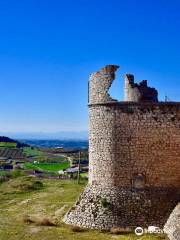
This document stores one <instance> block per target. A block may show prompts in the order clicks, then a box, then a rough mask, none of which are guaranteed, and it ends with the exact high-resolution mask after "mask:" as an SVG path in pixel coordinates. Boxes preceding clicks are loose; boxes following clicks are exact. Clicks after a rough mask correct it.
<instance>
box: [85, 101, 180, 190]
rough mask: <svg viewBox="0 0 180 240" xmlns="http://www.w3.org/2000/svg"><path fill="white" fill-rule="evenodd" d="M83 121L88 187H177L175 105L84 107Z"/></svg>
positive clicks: (179, 146)
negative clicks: (87, 121)
mask: <svg viewBox="0 0 180 240" xmlns="http://www.w3.org/2000/svg"><path fill="white" fill-rule="evenodd" d="M89 116H90V138H89V159H90V169H89V177H90V178H89V183H90V184H95V185H103V186H119V187H132V186H133V181H138V176H139V177H140V178H142V182H143V181H144V183H142V184H144V187H152V186H153V187H180V172H179V169H180V104H178V103H156V104H149V103H141V104H138V103H137V104H135V103H123V102H118V103H107V104H99V105H90V110H89ZM136 178H137V180H136ZM139 181H141V179H140V180H139Z"/></svg>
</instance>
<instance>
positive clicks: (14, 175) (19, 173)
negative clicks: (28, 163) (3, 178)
mask: <svg viewBox="0 0 180 240" xmlns="http://www.w3.org/2000/svg"><path fill="white" fill-rule="evenodd" d="M22 176H24V173H23V171H21V170H18V169H16V170H13V171H12V172H11V177H12V178H17V177H22Z"/></svg>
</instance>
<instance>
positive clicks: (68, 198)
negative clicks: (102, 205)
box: [0, 177, 166, 240]
mask: <svg viewBox="0 0 180 240" xmlns="http://www.w3.org/2000/svg"><path fill="white" fill-rule="evenodd" d="M39 181H40V182H41V184H40V182H39ZM42 184H43V186H42ZM85 184H86V183H83V184H80V185H78V184H77V181H73V180H49V179H48V180H38V179H36V178H28V177H19V178H17V179H12V180H10V181H9V182H6V183H2V184H1V185H0V239H1V240H7V239H8V240H20V239H22V240H29V239H31V240H138V239H139V240H157V239H159V240H163V239H166V238H165V237H164V236H159V235H156V236H155V235H144V236H141V237H137V236H135V235H134V234H128V235H117V234H111V233H103V232H100V231H92V230H84V231H82V232H74V230H73V229H72V228H71V227H69V226H66V225H65V224H64V223H63V222H62V218H63V216H64V214H65V213H66V212H67V211H68V209H69V208H70V207H72V206H73V205H74V203H75V201H76V200H77V199H78V197H79V195H80V193H81V191H83V189H84V186H85ZM27 217H28V219H30V221H27ZM44 218H46V219H49V221H50V222H52V223H54V224H55V226H42V225H39V224H38V222H40V221H42V219H44ZM25 220H26V221H25Z"/></svg>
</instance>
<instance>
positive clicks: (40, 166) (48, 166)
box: [24, 162, 70, 172]
mask: <svg viewBox="0 0 180 240" xmlns="http://www.w3.org/2000/svg"><path fill="white" fill-rule="evenodd" d="M24 166H25V168H26V169H33V170H44V171H52V172H56V171H59V170H63V169H66V168H68V167H69V166H70V164H69V162H62V163H25V164H24Z"/></svg>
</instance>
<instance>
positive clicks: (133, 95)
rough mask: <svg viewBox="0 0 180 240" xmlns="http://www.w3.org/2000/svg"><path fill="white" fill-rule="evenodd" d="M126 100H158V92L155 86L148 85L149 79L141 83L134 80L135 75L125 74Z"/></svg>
mask: <svg viewBox="0 0 180 240" xmlns="http://www.w3.org/2000/svg"><path fill="white" fill-rule="evenodd" d="M124 93H125V94H124V95H125V98H124V100H125V101H130V102H158V92H157V90H156V89H155V88H151V87H148V85H147V80H143V81H141V82H140V83H139V84H138V83H135V82H134V75H132V74H126V75H125V88H124Z"/></svg>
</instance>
